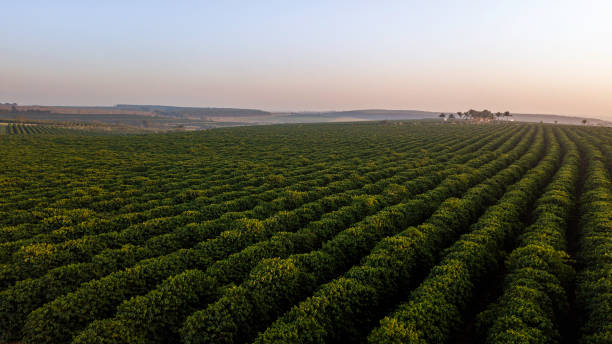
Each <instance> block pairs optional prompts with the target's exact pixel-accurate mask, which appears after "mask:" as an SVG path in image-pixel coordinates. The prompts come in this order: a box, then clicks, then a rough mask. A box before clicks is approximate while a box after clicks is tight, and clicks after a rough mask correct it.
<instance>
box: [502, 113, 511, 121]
mask: <svg viewBox="0 0 612 344" xmlns="http://www.w3.org/2000/svg"><path fill="white" fill-rule="evenodd" d="M510 116H512V115H511V114H510V111H506V112H504V117H506V121H507V120H508V119H509V118H508V117H510Z"/></svg>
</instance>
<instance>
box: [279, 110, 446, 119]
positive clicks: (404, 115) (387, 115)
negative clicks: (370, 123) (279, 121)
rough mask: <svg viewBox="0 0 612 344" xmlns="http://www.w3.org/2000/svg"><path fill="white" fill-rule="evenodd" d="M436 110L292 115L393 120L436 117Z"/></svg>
mask: <svg viewBox="0 0 612 344" xmlns="http://www.w3.org/2000/svg"><path fill="white" fill-rule="evenodd" d="M438 114H439V113H437V112H431V111H419V110H384V109H365V110H349V111H329V112H300V113H293V114H291V115H292V116H309V117H322V118H325V119H333V118H340V119H347V120H348V119H355V120H385V119H389V120H393V119H425V118H436V117H438Z"/></svg>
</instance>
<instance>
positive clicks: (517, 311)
mask: <svg viewBox="0 0 612 344" xmlns="http://www.w3.org/2000/svg"><path fill="white" fill-rule="evenodd" d="M0 131H1V134H0V149H1V152H2V154H1V155H0V170H1V171H2V174H1V175H0V185H1V186H2V187H1V190H2V196H1V197H0V290H1V291H0V343H2V342H18V343H75V344H76V343H189V344H195V343H258V344H267V343H370V344H374V343H571V342H580V343H610V342H612V129H609V128H603V127H587V126H561V125H548V124H521V123H510V122H508V123H491V124H470V123H458V124H448V123H446V124H445V123H441V122H437V121H405V122H398V121H384V122H357V123H333V124H331V123H327V124H299V125H298V124H290V125H270V126H253V127H235V128H219V129H214V130H207V131H197V132H171V133H162V134H134V135H112V134H104V135H102V134H96V133H95V132H87V133H86V132H83V131H79V130H73V129H62V128H54V127H45V126H27V125H23V124H8V125H6V126H4V127H0Z"/></svg>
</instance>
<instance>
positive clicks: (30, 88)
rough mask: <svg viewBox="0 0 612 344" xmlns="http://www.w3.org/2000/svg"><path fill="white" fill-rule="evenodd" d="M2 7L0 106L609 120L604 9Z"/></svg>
mask: <svg viewBox="0 0 612 344" xmlns="http://www.w3.org/2000/svg"><path fill="white" fill-rule="evenodd" d="M0 4H1V8H2V11H3V16H2V24H1V25H0V41H1V42H2V43H1V44H0V102H17V103H19V104H30V105H33V104H44V105H114V104H122V103H128V104H163V105H178V106H206V107H209V106H210V107H247V108H259V109H265V110H272V111H311V110H313V111H318V110H346V109H366V108H385V109H417V110H431V111H449V112H450V111H453V112H454V111H465V110H468V109H470V108H474V109H484V108H486V109H489V110H492V111H505V110H509V111H511V112H515V113H556V114H568V115H578V114H580V115H590V116H593V117H599V118H604V119H612V20H610V17H611V16H612V1H610V0H590V1H589V0H583V1H579V0H574V1H565V0H556V1H553V0H551V1H544V0H508V1H505V0H498V1H476V0H473V1H472V0H465V1H459V0H454V1H451V0H447V1H444V0H431V1H408V0H404V1H385V0H378V1H374V0H372V1H359V0H351V1H332V0H327V1H317V0H313V1H263V0H251V1H247V0H245V1H232V0H226V1H180V0H178V1H155V0H147V1H140V0H131V1H130V0H123V1H118V0H106V1H89V0H80V1H65V0H56V1H36V0H28V1H11V0H0Z"/></svg>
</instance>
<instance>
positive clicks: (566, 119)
mask: <svg viewBox="0 0 612 344" xmlns="http://www.w3.org/2000/svg"><path fill="white" fill-rule="evenodd" d="M512 117H513V118H514V119H515V120H516V121H521V122H544V123H555V122H556V123H559V124H574V125H582V120H584V119H586V120H587V124H588V125H603V126H612V122H609V121H604V120H601V119H597V118H589V117H578V116H561V115H539V114H525V113H515V114H512Z"/></svg>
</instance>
